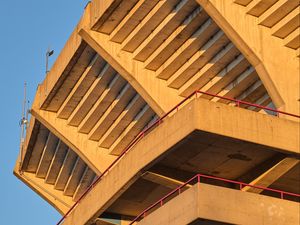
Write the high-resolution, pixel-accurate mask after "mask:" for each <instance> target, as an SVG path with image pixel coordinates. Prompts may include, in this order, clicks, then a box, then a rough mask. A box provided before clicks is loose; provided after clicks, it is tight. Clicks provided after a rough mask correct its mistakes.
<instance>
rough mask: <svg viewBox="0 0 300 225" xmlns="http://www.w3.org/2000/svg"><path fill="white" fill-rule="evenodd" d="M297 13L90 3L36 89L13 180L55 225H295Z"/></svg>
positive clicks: (196, 4) (239, 0)
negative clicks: (55, 217)
mask: <svg viewBox="0 0 300 225" xmlns="http://www.w3.org/2000/svg"><path fill="white" fill-rule="evenodd" d="M299 12H300V8H299V1H298V0H92V1H91V2H90V3H89V4H88V5H87V6H86V8H85V11H84V15H83V16H82V18H81V20H80V22H79V23H78V25H77V27H76V28H75V30H74V32H73V33H72V34H71V36H70V38H69V40H68V41H67V43H66V45H65V47H64V49H63V50H62V51H61V53H60V55H59V56H58V58H57V60H56V62H55V63H54V65H53V67H52V69H51V71H50V72H49V73H48V74H47V76H46V77H45V80H44V81H43V83H42V84H40V85H39V87H38V89H37V92H36V96H35V100H34V103H33V105H32V108H31V115H32V116H31V120H30V123H29V125H28V127H27V132H26V138H25V140H24V142H23V143H21V149H20V157H19V158H18V160H17V162H16V166H15V169H14V174H15V175H16V176H17V177H18V178H19V179H21V180H22V181H23V182H24V183H25V184H26V185H28V186H30V187H31V188H32V189H33V190H34V191H35V192H36V193H37V194H39V195H40V196H41V197H43V198H44V199H45V200H46V201H47V202H48V203H49V204H51V205H52V206H53V207H55V208H56V209H57V210H58V211H59V212H60V213H61V214H62V216H64V217H63V219H62V220H61V221H60V222H59V224H64V225H83V224H96V225H100V224H101V225H103V224H107V225H109V224H122V225H124V224H131V223H136V222H137V224H141V225H142V224H143V225H144V224H145V225H146V224H151V225H158V224H161V225H162V224H163V225H174V224H178V225H182V224H257V225H262V224H272V225H274V224H284V225H289V224H291V225H297V224H299V223H300V218H299V210H300V208H299V207H300V205H299V198H300V195H299V194H300V163H299V156H300V149H299V134H300V132H299V114H300V112H299V110H300V94H299V93H300V91H299V87H300V82H299V52H300V50H299V47H300V40H299V38H300V28H299V14H300V13H299ZM197 90H198V92H195V91H197ZM233 99H235V100H233ZM192 177H194V179H191V178H192ZM190 179H191V180H190ZM188 180H190V182H188V183H185V182H186V181H188ZM247 184H250V185H251V186H249V185H247ZM178 186H181V187H180V188H177V187H178ZM175 188H177V189H175ZM173 189H175V191H173V192H171V191H172V190H173ZM170 192H171V194H169V193H170ZM172 193H173V194H172ZM166 195H167V197H165V198H163V197H164V196H166ZM154 203H157V204H154ZM153 204H154V205H153ZM150 205H152V206H151V207H150V208H149V209H148V210H145V209H147V208H148V207H149V206H150ZM33 213H34V212H33ZM137 216H139V217H138V218H136V217H137ZM135 218H136V219H135ZM133 221H134V222H133Z"/></svg>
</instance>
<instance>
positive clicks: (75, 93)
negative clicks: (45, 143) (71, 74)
mask: <svg viewBox="0 0 300 225" xmlns="http://www.w3.org/2000/svg"><path fill="white" fill-rule="evenodd" d="M97 61H98V63H96V62H97ZM99 61H100V62H101V61H102V59H101V58H100V57H98V55H97V54H95V56H94V57H93V59H92V61H91V62H90V64H89V65H88V67H87V68H86V69H85V71H84V73H83V74H82V75H81V77H80V79H79V80H78V81H77V83H76V85H75V86H74V87H73V89H72V91H71V92H70V93H69V95H68V97H67V98H66V99H65V101H64V102H63V104H62V105H61V107H60V109H59V110H58V112H57V114H58V117H59V118H62V119H68V117H69V116H70V114H71V113H72V108H71V107H70V106H72V105H76V103H78V102H79V101H78V100H75V103H74V98H75V99H80V96H81V95H83V94H84V93H85V92H86V91H87V90H88V86H89V85H85V86H83V82H84V81H86V80H87V78H89V83H91V82H92V81H93V80H94V79H96V76H97V74H96V71H95V68H93V67H94V66H96V67H97V66H99V64H100V62H99ZM95 64H96V65H95ZM97 64H98V65H97Z"/></svg>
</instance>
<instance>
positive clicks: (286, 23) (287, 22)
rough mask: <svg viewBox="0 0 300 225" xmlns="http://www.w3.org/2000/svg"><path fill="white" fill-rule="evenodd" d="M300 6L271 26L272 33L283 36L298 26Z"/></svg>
mask: <svg viewBox="0 0 300 225" xmlns="http://www.w3.org/2000/svg"><path fill="white" fill-rule="evenodd" d="M299 12H300V7H296V8H295V9H294V10H293V11H291V12H290V13H289V14H288V15H286V16H285V17H284V18H283V19H281V20H280V21H279V22H278V23H276V24H275V25H274V26H273V27H272V28H271V32H272V35H274V36H276V37H279V38H285V37H286V36H287V35H288V34H290V33H291V32H293V31H294V30H295V29H297V27H299V26H300V13H299Z"/></svg>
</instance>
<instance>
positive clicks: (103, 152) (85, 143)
mask: <svg viewBox="0 0 300 225" xmlns="http://www.w3.org/2000/svg"><path fill="white" fill-rule="evenodd" d="M31 113H32V115H33V116H34V117H36V118H37V119H38V120H39V121H41V122H42V123H43V124H44V126H46V127H47V128H48V129H49V130H50V131H51V132H52V133H53V134H55V135H56V136H57V137H58V138H59V139H61V140H62V141H63V142H64V143H66V144H67V145H68V146H69V147H70V148H71V149H73V150H74V151H75V152H76V154H78V155H79V156H80V158H81V159H83V160H84V161H85V163H86V164H87V165H89V167H90V168H92V169H93V170H94V171H95V172H96V173H97V174H98V175H100V174H101V173H102V172H103V171H104V170H105V169H106V168H107V167H108V165H110V163H111V162H112V161H113V160H114V159H115V156H113V155H110V154H109V152H108V150H107V149H104V148H101V147H99V146H98V142H95V141H91V140H89V139H88V137H87V136H88V135H87V134H83V133H79V132H77V128H76V127H73V126H70V125H68V123H67V120H64V119H59V118H57V117H56V114H55V113H53V112H49V111H46V110H42V109H39V108H38V107H35V106H33V108H32V110H31Z"/></svg>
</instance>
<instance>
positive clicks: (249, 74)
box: [203, 67, 258, 102]
mask: <svg viewBox="0 0 300 225" xmlns="http://www.w3.org/2000/svg"><path fill="white" fill-rule="evenodd" d="M257 79H258V77H257V73H256V71H255V69H254V68H253V67H250V68H248V69H247V70H245V71H244V72H243V73H242V74H241V75H239V76H238V77H237V78H236V79H234V80H233V81H232V82H231V83H230V84H228V85H227V86H226V87H225V88H224V89H223V90H221V91H220V92H218V95H220V96H226V97H231V98H235V97H237V96H238V95H239V94H240V93H241V92H242V91H244V90H245V89H246V88H247V87H248V86H249V84H253V83H254V82H255V81H256V80H257ZM203 96H204V97H205V95H203ZM207 98H211V97H207ZM211 99H212V101H214V102H216V101H220V102H225V101H222V100H220V99H219V98H217V97H214V98H211Z"/></svg>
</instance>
